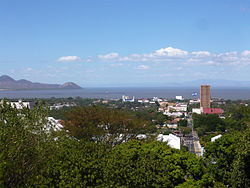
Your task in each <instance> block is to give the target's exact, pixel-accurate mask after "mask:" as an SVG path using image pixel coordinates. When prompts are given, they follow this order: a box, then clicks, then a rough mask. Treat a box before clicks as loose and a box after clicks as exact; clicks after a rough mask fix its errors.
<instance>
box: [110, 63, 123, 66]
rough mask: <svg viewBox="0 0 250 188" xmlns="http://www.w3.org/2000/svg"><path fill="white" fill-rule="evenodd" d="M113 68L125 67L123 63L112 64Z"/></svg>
mask: <svg viewBox="0 0 250 188" xmlns="http://www.w3.org/2000/svg"><path fill="white" fill-rule="evenodd" d="M110 66H111V67H121V66H123V64H122V63H114V64H110Z"/></svg>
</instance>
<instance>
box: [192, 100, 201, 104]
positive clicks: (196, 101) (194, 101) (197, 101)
mask: <svg viewBox="0 0 250 188" xmlns="http://www.w3.org/2000/svg"><path fill="white" fill-rule="evenodd" d="M189 103H190V104H195V103H200V99H191V100H190V101H189Z"/></svg>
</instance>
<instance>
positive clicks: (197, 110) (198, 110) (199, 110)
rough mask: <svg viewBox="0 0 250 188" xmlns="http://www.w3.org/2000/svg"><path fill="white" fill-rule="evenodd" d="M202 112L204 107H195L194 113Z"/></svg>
mask: <svg viewBox="0 0 250 188" xmlns="http://www.w3.org/2000/svg"><path fill="white" fill-rule="evenodd" d="M202 112H203V108H193V109H192V113H196V114H202Z"/></svg>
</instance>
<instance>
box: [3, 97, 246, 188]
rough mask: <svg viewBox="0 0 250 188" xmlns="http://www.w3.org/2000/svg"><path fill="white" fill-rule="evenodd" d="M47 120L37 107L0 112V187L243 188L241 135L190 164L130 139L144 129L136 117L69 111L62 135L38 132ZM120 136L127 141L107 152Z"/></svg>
mask: <svg viewBox="0 0 250 188" xmlns="http://www.w3.org/2000/svg"><path fill="white" fill-rule="evenodd" d="M68 100H73V99H68ZM241 112H242V115H240V116H238V115H237V116H235V117H232V120H233V121H236V119H234V118H236V117H237V118H238V117H240V118H239V119H238V120H237V121H239V122H240V123H241V124H244V125H245V126H248V125H249V116H248V115H246V113H248V110H243V111H241ZM47 116H48V109H47V108H46V107H45V105H44V104H42V103H37V105H36V106H35V108H34V109H33V110H30V109H27V108H24V109H23V110H17V109H16V108H12V107H11V106H9V105H8V104H7V103H3V104H1V105H0V186H1V187H225V186H232V187H250V185H249V174H250V173H249V164H250V162H249V159H250V148H249V146H250V140H249V138H250V137H249V135H250V128H249V127H248V128H246V129H245V130H244V131H242V130H241V129H240V131H237V132H230V133H227V134H224V135H223V136H222V137H221V138H220V139H218V140H216V141H215V142H213V143H209V144H207V146H206V148H205V150H206V152H205V156H204V158H197V157H196V156H195V155H193V154H191V153H189V152H186V151H185V149H182V150H176V149H171V148H170V147H169V146H168V145H166V143H161V142H157V141H140V140H135V139H133V138H134V137H135V136H136V135H137V134H139V133H141V132H143V131H145V132H148V130H151V128H152V127H151V125H152V124H151V121H149V119H147V118H146V119H144V118H143V116H142V115H141V114H140V113H139V115H138V114H135V113H126V112H124V111H122V110H114V109H109V108H104V107H96V106H92V107H84V108H74V110H72V111H68V112H67V114H66V125H67V126H68V127H67V128H68V130H69V131H70V132H67V131H65V130H62V131H58V132H54V131H53V130H50V131H48V130H47V129H45V125H47V124H48V122H47V118H46V117H47ZM211 122H213V121H211ZM215 122H217V121H215ZM226 124H227V123H226ZM103 125H105V126H103ZM184 128H187V127H184ZM198 128H205V127H198ZM198 128H197V129H198ZM120 133H122V134H124V135H126V136H127V138H128V139H127V138H126V139H123V140H119V143H120V144H116V145H115V144H113V143H114V142H117V136H118V135H119V134H120ZM105 135H109V136H108V137H105ZM131 135H132V136H131ZM128 140H129V141H128ZM123 141H126V142H123Z"/></svg>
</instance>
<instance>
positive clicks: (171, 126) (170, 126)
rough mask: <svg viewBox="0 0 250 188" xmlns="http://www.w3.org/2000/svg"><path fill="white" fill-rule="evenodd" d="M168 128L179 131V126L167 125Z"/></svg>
mask: <svg viewBox="0 0 250 188" xmlns="http://www.w3.org/2000/svg"><path fill="white" fill-rule="evenodd" d="M167 127H168V128H171V129H177V127H178V125H177V124H167Z"/></svg>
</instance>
